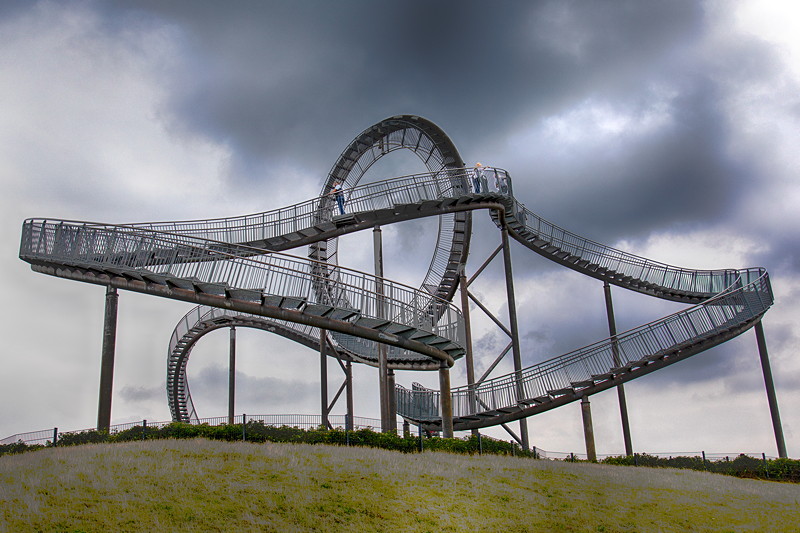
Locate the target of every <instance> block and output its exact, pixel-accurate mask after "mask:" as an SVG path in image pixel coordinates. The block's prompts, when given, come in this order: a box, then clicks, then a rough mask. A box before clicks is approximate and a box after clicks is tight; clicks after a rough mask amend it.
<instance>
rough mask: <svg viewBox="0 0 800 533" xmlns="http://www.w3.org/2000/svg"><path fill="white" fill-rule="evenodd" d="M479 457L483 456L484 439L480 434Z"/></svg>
mask: <svg viewBox="0 0 800 533" xmlns="http://www.w3.org/2000/svg"><path fill="white" fill-rule="evenodd" d="M478 455H483V439H482V438H481V434H480V432H478Z"/></svg>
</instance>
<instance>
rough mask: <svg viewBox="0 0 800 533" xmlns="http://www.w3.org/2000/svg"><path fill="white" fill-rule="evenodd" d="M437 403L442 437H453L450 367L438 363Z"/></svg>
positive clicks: (443, 363)
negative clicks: (440, 414)
mask: <svg viewBox="0 0 800 533" xmlns="http://www.w3.org/2000/svg"><path fill="white" fill-rule="evenodd" d="M439 403H440V405H441V409H442V437H444V438H446V439H452V438H453V397H452V396H451V395H450V367H448V366H447V363H446V362H444V361H441V362H440V364H439Z"/></svg>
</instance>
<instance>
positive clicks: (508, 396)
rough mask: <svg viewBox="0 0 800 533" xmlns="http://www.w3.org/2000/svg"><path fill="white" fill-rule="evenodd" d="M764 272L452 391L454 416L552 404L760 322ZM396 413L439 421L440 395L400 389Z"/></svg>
mask: <svg viewBox="0 0 800 533" xmlns="http://www.w3.org/2000/svg"><path fill="white" fill-rule="evenodd" d="M772 301H773V297H772V290H771V287H770V284H769V278H768V276H767V273H766V271H765V270H763V269H749V270H745V271H742V272H741V274H740V276H739V278H738V279H736V281H735V282H734V283H733V284H732V285H731V286H730V287H728V288H727V289H726V290H725V291H724V292H722V293H720V294H718V295H717V296H715V297H714V298H712V299H710V300H708V301H706V302H703V303H702V304H699V305H695V306H693V307H691V308H688V309H686V310H683V311H680V312H678V313H675V314H673V315H670V316H668V317H665V318H662V319H659V320H656V321H654V322H651V323H649V324H645V325H643V326H640V327H638V328H634V329H632V330H629V331H627V332H624V333H621V334H619V335H617V336H616V337H612V338H609V339H605V340H603V341H600V342H597V343H595V344H591V345H589V346H586V347H583V348H580V349H578V350H575V351H573V352H569V353H567V354H564V355H561V356H558V357H555V358H553V359H550V360H548V361H544V362H542V363H539V364H536V365H533V366H530V367H528V368H525V369H522V370H521V371H519V372H513V373H510V374H507V375H504V376H500V377H497V378H494V379H489V380H486V381H484V382H483V383H481V384H479V385H477V386H464V387H458V388H454V389H453V390H452V391H451V393H452V397H453V416H454V417H461V416H469V415H474V414H476V413H480V412H489V411H495V410H497V409H502V408H509V407H514V406H519V405H521V404H522V405H528V404H532V403H534V400H535V399H544V400H549V399H552V398H554V397H556V396H558V395H559V394H562V393H563V391H572V390H574V389H575V388H582V387H585V386H587V385H588V384H592V383H594V382H595V381H598V380H600V381H601V380H605V379H608V378H609V377H610V376H611V375H615V374H620V373H622V372H623V371H626V370H629V369H630V368H632V366H629V365H641V364H644V363H646V362H648V361H652V360H655V359H658V358H660V357H663V356H665V355H668V354H670V353H673V352H675V351H677V350H680V349H683V348H689V347H690V346H693V345H697V344H699V343H701V342H703V341H706V340H709V339H713V338H714V337H716V336H718V335H722V334H724V333H725V332H727V331H730V330H733V329H735V328H737V327H740V326H742V325H744V324H747V323H749V322H752V321H753V320H755V319H757V318H758V317H760V316H761V315H762V314H763V313H764V312H765V311H766V310H767V309H768V308H769V306H770V305H771V304H772ZM395 394H396V400H397V411H398V413H400V414H401V415H402V416H406V417H408V418H411V419H413V420H436V419H438V418H440V417H441V412H440V392H439V391H436V390H430V389H424V388H422V387H420V386H412V390H408V389H406V388H404V387H402V386H399V385H398V386H397V387H396V391H395Z"/></svg>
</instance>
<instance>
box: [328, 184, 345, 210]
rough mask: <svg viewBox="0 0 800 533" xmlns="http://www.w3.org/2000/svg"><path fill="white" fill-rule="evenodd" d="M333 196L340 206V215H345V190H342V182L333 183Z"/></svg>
mask: <svg viewBox="0 0 800 533" xmlns="http://www.w3.org/2000/svg"><path fill="white" fill-rule="evenodd" d="M331 195H332V196H334V197H335V198H336V203H337V204H338V206H339V214H340V215H344V190H342V182H341V181H335V182H333V187H331Z"/></svg>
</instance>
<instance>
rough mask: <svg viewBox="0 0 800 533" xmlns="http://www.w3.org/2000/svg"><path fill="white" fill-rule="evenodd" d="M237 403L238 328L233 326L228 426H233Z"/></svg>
mask: <svg viewBox="0 0 800 533" xmlns="http://www.w3.org/2000/svg"><path fill="white" fill-rule="evenodd" d="M235 403H236V328H235V327H233V326H231V337H230V350H229V357H228V424H230V425H233V423H234V420H233V417H234V414H233V413H234V409H235Z"/></svg>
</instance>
